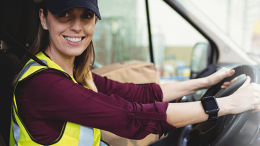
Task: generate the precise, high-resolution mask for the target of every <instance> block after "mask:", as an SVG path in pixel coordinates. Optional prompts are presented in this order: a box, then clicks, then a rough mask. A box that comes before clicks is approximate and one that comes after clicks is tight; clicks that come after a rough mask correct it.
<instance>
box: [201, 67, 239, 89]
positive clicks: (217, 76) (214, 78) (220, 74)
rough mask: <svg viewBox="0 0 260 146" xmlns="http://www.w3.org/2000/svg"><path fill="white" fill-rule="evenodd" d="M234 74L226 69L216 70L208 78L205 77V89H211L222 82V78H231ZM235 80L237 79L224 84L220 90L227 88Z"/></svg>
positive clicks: (233, 71)
mask: <svg viewBox="0 0 260 146" xmlns="http://www.w3.org/2000/svg"><path fill="white" fill-rule="evenodd" d="M234 73H235V70H230V69H227V68H221V69H220V70H218V71H217V72H215V73H214V74H212V75H210V76H208V77H205V80H206V83H207V84H206V87H205V88H207V89H208V88H210V87H212V86H213V85H215V84H217V83H219V82H220V81H222V80H223V79H224V78H227V77H230V76H232V75H233V74H234ZM236 79H237V78H234V79H232V80H231V81H230V82H224V83H223V85H222V86H221V88H227V87H228V86H230V85H231V84H232V83H233V82H235V81H236Z"/></svg>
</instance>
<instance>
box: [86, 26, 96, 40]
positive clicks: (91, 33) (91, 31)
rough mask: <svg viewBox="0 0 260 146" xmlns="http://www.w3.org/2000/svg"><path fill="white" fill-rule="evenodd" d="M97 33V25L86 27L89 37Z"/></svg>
mask: <svg viewBox="0 0 260 146" xmlns="http://www.w3.org/2000/svg"><path fill="white" fill-rule="evenodd" d="M94 31H95V23H93V24H90V25H87V26H85V32H86V34H87V35H88V36H91V37H92V36H93V35H94Z"/></svg>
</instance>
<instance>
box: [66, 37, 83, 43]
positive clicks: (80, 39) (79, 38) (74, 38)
mask: <svg viewBox="0 0 260 146" xmlns="http://www.w3.org/2000/svg"><path fill="white" fill-rule="evenodd" d="M63 37H64V38H65V39H66V40H68V41H70V42H74V43H76V42H81V41H82V40H83V39H84V38H85V37H68V36H63Z"/></svg>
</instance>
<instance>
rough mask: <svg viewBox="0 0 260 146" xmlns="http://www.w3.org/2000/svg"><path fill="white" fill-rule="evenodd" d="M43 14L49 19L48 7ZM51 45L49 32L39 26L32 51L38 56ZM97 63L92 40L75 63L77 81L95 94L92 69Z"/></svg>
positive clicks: (95, 88)
mask: <svg viewBox="0 0 260 146" xmlns="http://www.w3.org/2000/svg"><path fill="white" fill-rule="evenodd" d="M42 9H43V13H44V15H45V16H46V18H47V14H48V9H47V6H46V5H43V6H42ZM97 20H98V17H97V16H95V23H97ZM49 43H50V38H49V32H48V30H44V29H43V28H42V25H41V24H39V30H38V36H37V39H36V41H35V43H34V47H33V49H32V52H33V54H37V53H39V52H44V51H45V49H46V48H47V47H48V45H49ZM92 56H93V61H92V64H91V58H92ZM94 61H95V52H94V45H93V42H92V40H91V42H90V44H89V45H88V47H87V48H86V50H85V51H84V52H83V53H82V54H81V55H79V56H76V57H75V61H74V76H75V80H76V81H77V82H78V83H79V84H80V85H82V86H85V87H87V88H89V89H91V90H93V91H95V92H98V90H97V87H96V85H95V83H94V80H93V77H92V73H91V71H90V70H91V69H92V67H93V64H94Z"/></svg>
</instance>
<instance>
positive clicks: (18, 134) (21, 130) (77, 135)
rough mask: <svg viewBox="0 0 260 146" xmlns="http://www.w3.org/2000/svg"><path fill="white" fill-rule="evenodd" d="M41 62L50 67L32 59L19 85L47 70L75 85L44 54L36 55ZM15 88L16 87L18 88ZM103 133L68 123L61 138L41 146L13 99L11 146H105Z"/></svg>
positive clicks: (24, 69)
mask: <svg viewBox="0 0 260 146" xmlns="http://www.w3.org/2000/svg"><path fill="white" fill-rule="evenodd" d="M36 56H37V57H38V58H39V59H40V60H42V61H43V62H44V63H46V64H47V65H48V67H46V66H41V65H39V64H38V63H37V62H35V61H33V60H32V59H31V60H30V61H28V62H27V64H26V65H25V67H24V68H23V70H22V71H21V73H20V75H19V77H18V82H17V83H16V86H17V84H18V83H19V82H20V81H22V80H24V79H26V78H27V77H29V76H31V75H33V74H36V73H38V72H40V71H42V70H45V69H49V68H52V69H56V70H59V71H61V72H62V73H64V74H65V75H66V76H67V77H69V78H70V79H72V80H73V81H74V82H75V83H77V82H76V80H75V79H74V78H73V77H70V76H69V75H68V74H67V73H65V71H64V70H63V69H62V68H61V67H59V66H58V65H57V64H56V63H54V62H53V61H51V60H50V59H49V58H48V57H46V56H45V55H44V54H43V53H39V54H37V55H36ZM16 86H15V87H16ZM14 93H15V91H14ZM100 139H101V132H100V130H99V129H96V128H89V127H86V126H82V125H79V124H75V123H71V122H66V123H65V124H64V126H63V129H62V132H61V133H60V135H59V138H58V139H57V140H56V141H55V142H53V143H50V144H41V143H37V142H35V141H34V140H33V138H32V136H31V135H30V134H29V132H28V130H27V129H26V127H25V126H24V124H23V123H22V121H21V120H20V117H19V116H18V109H17V104H16V100H15V94H14V97H13V106H12V116H11V129H10V146H29V145H30V146H40V145H53V146H66V145H68V146H76V145H78V146H91V145H92V146H104V145H106V144H104V143H103V142H101V141H100Z"/></svg>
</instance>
